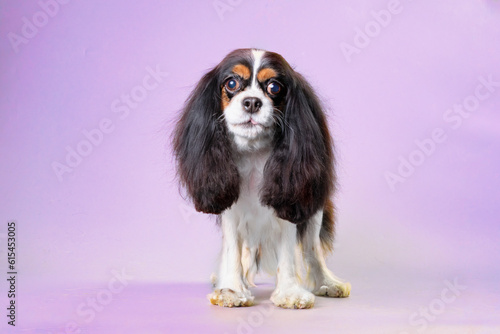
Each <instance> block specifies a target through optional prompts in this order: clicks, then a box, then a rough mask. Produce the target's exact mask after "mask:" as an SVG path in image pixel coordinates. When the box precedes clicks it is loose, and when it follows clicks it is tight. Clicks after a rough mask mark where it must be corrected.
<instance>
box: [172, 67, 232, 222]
mask: <svg viewBox="0 0 500 334" xmlns="http://www.w3.org/2000/svg"><path fill="white" fill-rule="evenodd" d="M220 97H221V87H220V86H219V83H218V79H217V68H214V69H213V70H212V71H210V72H208V73H207V74H206V75H205V76H204V77H203V78H202V79H201V80H200V82H199V83H198V85H197V86H196V88H195V89H194V91H193V92H192V93H191V95H190V96H189V98H188V99H187V101H186V104H185V107H184V110H183V112H182V115H181V117H180V119H179V121H178V122H177V126H176V128H175V132H174V139H173V147H174V151H175V157H176V159H177V174H178V176H179V179H180V182H181V185H182V186H184V187H185V188H186V190H187V192H188V195H189V196H190V197H191V199H192V200H193V202H194V205H195V208H196V210H197V211H201V212H205V213H213V214H219V213H221V212H222V211H224V210H225V209H227V208H228V207H230V206H231V205H232V204H233V203H234V202H235V201H236V200H237V199H238V196H239V189H240V188H239V187H240V177H239V174H238V170H237V167H236V164H235V163H234V160H233V157H232V151H231V146H230V142H229V138H228V136H227V130H226V127H225V125H224V124H223V121H222V120H221V118H219V117H220V116H221V114H222V109H221V99H220Z"/></svg>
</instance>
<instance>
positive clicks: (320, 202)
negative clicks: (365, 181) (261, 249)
mask: <svg viewBox="0 0 500 334" xmlns="http://www.w3.org/2000/svg"><path fill="white" fill-rule="evenodd" d="M173 144H174V150H175V155H176V159H177V171H178V174H179V177H180V181H181V183H182V185H184V186H185V187H186V189H187V191H188V194H189V196H190V197H191V198H192V200H193V202H194V204H195V207H196V209H197V210H198V211H202V212H206V213H215V214H220V213H221V212H223V211H224V210H226V209H227V208H229V207H231V205H232V204H233V203H234V202H235V201H236V200H237V199H238V197H239V193H240V187H241V175H240V174H239V171H238V166H237V164H236V162H241V160H236V159H241V157H242V156H245V155H246V153H248V152H249V151H256V150H261V149H265V150H268V151H269V157H268V158H267V160H266V163H265V167H264V170H263V178H264V179H263V181H262V183H261V185H260V193H259V197H260V202H261V203H262V204H263V205H265V206H268V207H272V208H273V209H274V210H275V211H276V215H277V216H278V217H280V218H282V219H286V220H288V221H291V222H294V223H300V222H304V221H306V220H307V219H309V218H310V217H311V216H312V215H313V214H315V213H316V212H317V210H318V209H319V208H321V207H323V206H324V204H325V201H326V199H327V198H328V196H329V194H330V193H331V191H332V190H333V184H334V177H335V176H334V171H333V152H332V147H331V144H332V143H331V138H330V134H329V131H328V126H327V122H326V117H325V114H324V112H323V108H322V106H321V103H320V101H319V99H318V97H317V96H316V94H315V92H314V90H313V89H312V87H311V86H310V85H309V83H308V82H307V81H306V80H305V79H304V77H303V76H302V75H300V74H299V73H297V72H296V71H295V70H294V69H292V67H291V66H290V65H289V64H288V62H287V61H286V60H285V59H284V58H283V57H282V56H280V55H279V54H277V53H274V52H269V51H263V50H256V49H239V50H235V51H233V52H231V53H229V54H228V55H227V56H226V57H225V58H224V59H223V60H222V61H221V62H220V63H219V64H218V65H217V66H215V67H214V68H213V69H212V70H210V71H209V72H207V73H206V74H205V75H204V76H203V77H202V78H201V80H200V81H199V82H198V84H197V86H196V88H195V89H194V90H193V92H192V93H191V95H190V96H189V98H188V99H187V101H186V104H185V106H184V109H183V111H182V115H181V117H180V119H179V121H178V122H177V126H176V129H175V132H174V143H173ZM235 151H237V153H238V154H235ZM249 156H251V155H249Z"/></svg>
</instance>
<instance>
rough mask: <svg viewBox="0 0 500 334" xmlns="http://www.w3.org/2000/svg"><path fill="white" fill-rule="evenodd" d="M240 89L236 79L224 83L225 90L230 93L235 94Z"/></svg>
mask: <svg viewBox="0 0 500 334" xmlns="http://www.w3.org/2000/svg"><path fill="white" fill-rule="evenodd" d="M238 88H240V83H239V81H238V80H236V79H229V80H228V81H226V89H227V90H228V91H230V92H235V91H237V90H238Z"/></svg>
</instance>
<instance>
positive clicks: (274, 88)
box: [267, 82, 281, 95]
mask: <svg viewBox="0 0 500 334" xmlns="http://www.w3.org/2000/svg"><path fill="white" fill-rule="evenodd" d="M280 91H281V86H280V84H279V83H277V82H270V83H269V85H267V92H268V93H269V94H271V95H276V94H278V93H279V92H280Z"/></svg>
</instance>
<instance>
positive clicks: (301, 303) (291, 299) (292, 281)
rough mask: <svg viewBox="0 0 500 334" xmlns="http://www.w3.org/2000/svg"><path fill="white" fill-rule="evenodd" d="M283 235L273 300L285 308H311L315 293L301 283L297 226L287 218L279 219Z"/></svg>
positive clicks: (280, 241) (279, 247)
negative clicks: (298, 273)
mask: <svg viewBox="0 0 500 334" xmlns="http://www.w3.org/2000/svg"><path fill="white" fill-rule="evenodd" d="M278 223H279V224H280V228H281V236H280V238H279V244H278V248H277V250H278V257H279V259H278V272H277V282H276V290H274V292H273V294H272V295H271V301H272V302H273V303H274V304H275V305H276V306H279V307H283V308H299V309H302V308H311V307H313V306H314V295H313V294H312V293H311V292H309V291H307V290H306V289H304V288H302V287H301V286H300V284H299V280H298V275H297V267H296V263H295V247H296V245H297V228H296V226H295V225H294V224H292V223H290V222H288V221H286V220H281V219H279V220H278Z"/></svg>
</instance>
